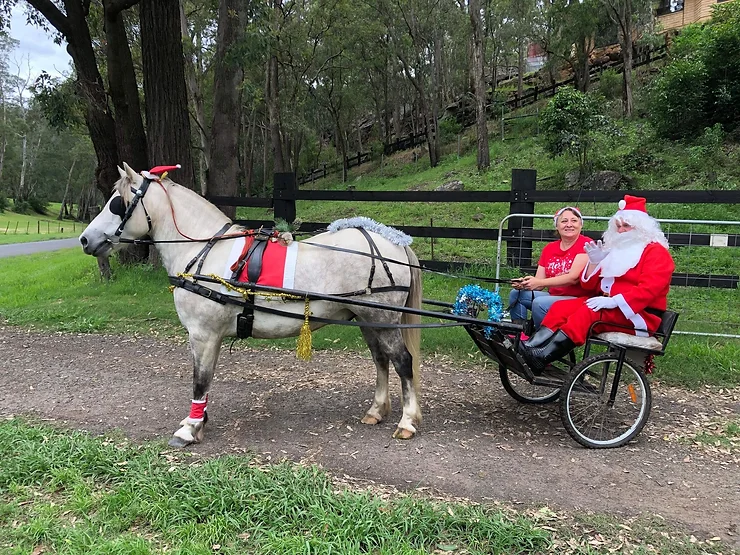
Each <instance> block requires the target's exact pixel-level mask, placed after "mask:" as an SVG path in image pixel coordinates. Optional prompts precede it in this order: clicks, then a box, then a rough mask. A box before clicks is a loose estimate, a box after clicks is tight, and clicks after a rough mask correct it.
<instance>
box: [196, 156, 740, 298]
mask: <svg viewBox="0 0 740 555" xmlns="http://www.w3.org/2000/svg"><path fill="white" fill-rule="evenodd" d="M625 194H632V195H635V196H640V197H645V198H646V199H647V201H648V202H649V203H650V204H736V203H740V191H721V190H717V191H664V190H657V191H656V190H644V191H643V190H635V191H624V190H622V191H595V190H540V191H538V190H537V172H536V170H533V169H514V170H512V179H511V190H509V191H357V190H350V191H320V190H300V189H299V188H298V186H297V180H296V176H295V174H292V173H279V174H275V180H274V189H273V196H272V198H232V197H209V200H210V201H211V202H213V203H214V204H217V205H221V206H248V207H261V208H265V207H272V208H273V209H274V218H275V219H283V220H286V221H289V222H291V221H293V220H295V218H296V215H297V212H296V202H297V201H299V200H303V201H347V202H354V203H356V202H394V203H399V202H445V203H448V202H474V203H487V202H491V203H501V202H504V203H508V204H509V214H535V213H536V212H535V207H536V204H537V203H538V202H552V203H558V204H560V205H568V204H573V203H581V204H583V203H611V204H612V205H614V204H616V203H617V202H618V201H619V200H621V199H622V198H623V197H624V195H625ZM237 223H239V224H242V225H244V226H246V227H249V228H258V227H260V226H264V227H272V226H273V221H272V220H237ZM384 223H387V224H389V225H394V224H393V223H392V222H384ZM327 225H329V222H303V223H302V224H301V230H302V231H309V232H312V231H317V230H320V229H324V228H326V227H327ZM395 227H397V228H398V229H400V230H402V231H404V232H405V233H408V234H409V235H411V236H412V237H420V238H421V237H424V238H435V239H436V238H444V239H482V240H490V241H494V242H495V241H497V240H498V235H499V232H498V229H489V228H471V227H432V226H395ZM586 235H593V238H594V239H595V238H597V236H598V235H600V233H599V234H593V233H591V234H589V233H588V232H587V233H586ZM502 240H503V241H505V242H506V244H507V263H508V265H510V266H513V267H517V268H521V269H523V270H531V269H532V268H533V263H532V243H533V242H536V241H543V240H547V239H545V238H544V237H543V236H542V231H541V230H536V229H533V221H532V219H531V218H526V217H521V218H519V217H517V218H512V219H511V220H510V221H509V222H508V227H507V229H504V230H503V231H502ZM668 240H669V242H670V244H671V246H678V247H681V246H707V245H710V244H711V240H712V237H711V234H710V233H697V232H692V233H671V234H670V235H669V236H668ZM726 242H727V247H732V248H737V247H740V234H727V238H726ZM738 254H740V251H738ZM423 262H424V263H425V264H426V265H427V266H428V267H430V268H434V269H439V270H442V271H444V270H449V269H455V268H456V267H459V266H460V264H457V263H454V262H445V261H439V260H434V261H431V260H427V261H423ZM711 278H712V276H708V275H707V274H700V273H683V274H674V283H676V284H680V285H688V284H691V285H697V286H702V285H704V286H709V287H737V284H738V276H729V278H730V279H728V276H723V279H721V280H720V279H717V280H712V279H711ZM722 284H725V285H722ZM733 284H734V285H733Z"/></svg>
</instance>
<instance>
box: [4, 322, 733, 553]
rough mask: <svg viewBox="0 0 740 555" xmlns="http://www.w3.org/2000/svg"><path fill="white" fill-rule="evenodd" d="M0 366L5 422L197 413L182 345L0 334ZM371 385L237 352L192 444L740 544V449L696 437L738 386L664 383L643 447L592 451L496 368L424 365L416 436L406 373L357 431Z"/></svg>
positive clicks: (85, 425) (328, 368)
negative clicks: (523, 398) (672, 526)
mask: <svg viewBox="0 0 740 555" xmlns="http://www.w3.org/2000/svg"><path fill="white" fill-rule="evenodd" d="M0 361H2V362H0V368H2V371H0V403H1V404H2V406H4V407H5V409H4V412H5V414H6V415H8V414H18V415H20V414H27V415H35V416H39V417H42V418H45V419H51V420H53V421H56V422H59V423H63V424H66V425H68V426H71V427H74V428H80V429H85V430H89V431H92V432H104V431H109V430H112V429H120V430H122V431H123V432H124V433H125V434H126V435H128V436H129V437H131V438H133V439H138V440H142V439H146V440H151V439H162V440H167V439H169V437H170V435H171V434H172V432H173V431H174V430H175V429H176V428H177V424H178V422H179V421H180V420H181V419H182V418H183V417H184V416H186V415H187V412H188V410H189V406H190V396H191V367H190V362H189V355H188V350H187V347H186V346H185V345H184V344H180V343H177V342H173V341H164V340H157V339H152V338H136V337H113V336H100V335H76V334H46V333H39V332H29V331H25V330H21V329H18V328H12V327H0ZM394 378H395V376H394ZM374 383H375V375H374V369H373V365H372V362H371V361H370V359H369V356H363V355H359V354H356V353H349V352H326V351H320V352H315V353H314V356H313V358H312V360H311V361H309V362H302V361H299V360H297V359H296V357H295V355H294V353H292V352H290V351H285V350H280V351H279V350H253V349H251V348H250V347H249V344H248V343H247V342H243V343H239V344H237V345H236V347H235V350H234V351H233V352H231V353H230V352H229V350H228V349H224V351H223V353H222V356H221V360H220V365H219V369H218V370H217V375H216V379H215V382H214V386H213V389H212V391H211V394H210V402H209V407H208V411H209V415H210V421H209V424H208V429H207V432H206V439H205V441H204V442H203V443H202V444H199V445H196V446H193V447H191V448H192V449H193V450H195V451H197V452H200V453H203V454H216V453H234V452H244V451H246V450H249V451H253V452H256V453H260V454H262V455H263V456H265V457H270V458H271V459H272V460H277V459H282V458H289V459H293V460H304V461H312V462H315V463H318V464H320V465H322V466H323V467H324V468H325V469H327V470H328V471H330V472H332V473H334V474H337V475H339V476H342V475H345V474H346V475H348V476H351V477H355V478H361V479H364V480H372V481H374V482H376V483H379V484H388V485H394V486H396V487H399V488H401V489H414V488H425V490H426V491H431V492H439V493H440V494H443V495H448V496H456V497H465V498H469V499H472V500H476V501H491V500H498V501H502V502H513V503H524V504H534V505H536V506H539V505H547V506H549V507H552V508H558V509H562V510H565V511H573V510H593V511H596V512H606V513H611V514H619V515H635V514H640V513H649V514H659V515H661V516H662V517H664V518H666V519H668V520H669V521H672V522H674V523H677V524H678V525H680V526H681V527H682V528H683V529H684V530H685V531H686V532H687V533H693V534H694V535H696V536H697V537H699V538H702V537H703V538H711V537H714V536H719V537H720V538H722V539H723V540H724V541H726V542H728V543H729V544H731V545H734V546H735V547H736V548H737V547H740V529H739V528H740V511H738V507H740V471H739V468H738V466H739V464H740V453H739V452H738V451H737V450H731V449H722V448H720V447H717V446H712V445H706V444H705V443H695V442H692V441H691V437H692V436H693V435H695V434H696V433H700V432H708V433H711V432H712V431H717V430H719V429H722V428H723V426H725V425H726V423H727V422H729V421H731V420H732V419H734V420H735V421H737V419H738V416H739V415H740V401H739V399H740V391H738V390H734V391H728V390H717V389H712V390H710V389H706V390H702V391H701V392H698V393H692V392H686V391H683V390H678V389H672V388H668V387H665V386H662V385H661V384H660V383H657V382H653V412H652V415H651V419H650V422H649V423H648V425H647V427H646V428H645V430H643V432H642V434H641V435H640V436H639V437H638V439H637V441H636V442H634V443H633V444H630V445H628V446H626V447H624V448H621V449H611V450H601V451H591V450H587V449H584V448H582V447H580V446H579V445H577V444H576V443H575V442H574V441H573V440H572V439H571V438H570V437H569V436H568V435H567V433H566V432H565V430H564V429H563V427H562V424H561V422H560V418H559V413H558V406H557V404H555V405H546V406H525V405H520V404H518V403H516V402H515V401H514V400H513V399H511V398H510V397H509V396H508V395H507V394H506V393H505V392H504V390H503V388H502V387H501V385H500V381H499V378H498V372H497V370H496V369H495V368H494V367H493V365H488V366H487V367H483V368H481V367H477V368H474V367H472V366H463V367H461V365H460V364H458V363H453V362H452V361H450V360H448V359H445V358H441V357H438V358H432V359H427V360H425V361H424V364H423V378H422V409H423V411H424V418H425V420H424V423H423V424H422V426H421V429H420V433H419V435H418V436H417V437H416V438H415V439H413V440H411V441H396V440H392V439H391V434H392V432H393V430H394V428H395V424H396V422H397V420H398V419H399V418H400V401H399V397H398V393H399V387H400V386H399V382H398V380H397V379H394V380H392V382H391V391H392V392H393V393H394V394H395V395H394V402H395V405H394V413H393V416H392V418H391V419H390V420H389V421H388V422H383V423H381V424H380V425H378V426H375V427H368V426H364V425H362V424H360V422H359V420H360V418H361V417H362V415H363V413H364V411H365V410H366V408H367V407H368V406H369V404H370V400H371V398H372V394H373V390H374Z"/></svg>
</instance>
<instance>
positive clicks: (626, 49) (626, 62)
mask: <svg viewBox="0 0 740 555" xmlns="http://www.w3.org/2000/svg"><path fill="white" fill-rule="evenodd" d="M601 3H602V5H603V7H604V8H606V13H607V14H608V15H609V18H610V19H611V20H612V22H613V23H614V25H615V26H616V28H617V37H618V38H619V46H620V48H621V50H622V61H623V66H624V68H623V71H622V114H623V115H624V116H625V117H631V116H632V110H633V105H634V101H633V98H632V58H633V49H634V41H635V37H636V36H639V35H641V34H642V32H643V30H644V29H645V27H647V26H651V24H652V21H653V18H654V14H653V1H652V0H601Z"/></svg>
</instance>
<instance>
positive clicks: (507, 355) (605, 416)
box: [465, 310, 678, 449]
mask: <svg viewBox="0 0 740 555" xmlns="http://www.w3.org/2000/svg"><path fill="white" fill-rule="evenodd" d="M677 318H678V314H677V313H676V312H671V311H668V310H667V311H665V312H664V313H663V315H662V320H661V325H660V327H659V329H658V330H657V332H656V333H655V334H654V335H653V336H650V337H637V336H634V335H631V334H627V333H622V332H605V333H598V334H594V333H593V329H594V327H595V326H597V325H598V322H597V323H596V324H594V326H592V328H591V331H592V333H589V338H588V340H587V342H586V344H585V346H584V349H583V354H582V358H581V360H580V361H577V357H576V353H575V351H573V352H571V353H570V354H569V355H568V356H567V357H565V358H563V359H561V360H558V361H556V362H554V363H552V364H550V365H548V367H547V368H546V369H545V370H544V371H543V372H542V373H540V374H535V373H534V372H532V370H531V369H530V368H529V367H528V365H527V364H526V362H525V361H524V359H523V358H522V357H521V355H519V354H518V353H517V349H518V343H519V341H520V333H519V332H520V328H521V326H519V325H516V324H509V323H501V324H498V325H497V324H493V325H490V326H487V325H486V326H483V325H477V324H471V325H466V326H465V329H466V330H467V331H468V333H469V334H470V337H472V339H473V341H474V342H475V344H476V345H477V346H478V348H479V349H480V350H481V352H482V353H483V354H485V355H486V356H488V357H489V358H491V359H493V360H494V361H496V362H498V365H499V373H500V376H501V383H502V385H503V386H504V389H505V390H506V391H507V392H508V393H509V395H511V396H512V397H513V398H514V399H516V400H517V401H519V402H521V403H530V404H544V403H551V402H554V401H557V400H558V399H560V417H561V419H562V422H563V425H564V426H565V429H566V430H567V431H568V433H569V434H570V436H571V437H572V438H573V439H575V440H576V441H577V442H578V443H580V444H581V445H583V446H585V447H589V448H592V449H600V448H610V447H621V446H622V445H625V444H626V443H627V442H629V441H630V440H632V439H634V438H635V436H637V435H638V434H639V433H640V431H641V430H642V429H643V427H644V426H645V424H646V423H647V421H648V418H649V416H650V408H651V404H652V395H651V391H650V382H649V381H648V378H647V376H646V374H648V373H650V372H651V371H652V366H653V357H655V356H661V355H663V354H665V349H666V347H667V345H668V341H669V339H670V337H671V333H672V332H673V328H674V326H675V324H676V320H677ZM597 349H598V350H599V351H601V352H599V353H596V354H592V351H593V350H597Z"/></svg>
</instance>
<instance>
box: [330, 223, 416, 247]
mask: <svg viewBox="0 0 740 555" xmlns="http://www.w3.org/2000/svg"><path fill="white" fill-rule="evenodd" d="M351 227H361V228H363V229H366V230H368V231H371V232H373V233H377V234H378V235H380V236H381V237H383V238H385V239H388V241H390V242H391V243H393V244H394V245H398V246H399V247H408V246H409V245H411V243H412V242H413V238H412V237H411V236H410V235H407V234H405V233H404V232H403V231H399V230H398V229H396V228H394V227H391V226H388V225H385V224H381V223H379V222H376V221H375V220H373V219H372V218H366V217H365V216H356V217H354V218H341V219H339V220H335V221H333V222H332V223H331V224H329V227H327V229H328V231H329V233H336V232H337V231H339V230H340V229H347V228H351Z"/></svg>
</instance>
